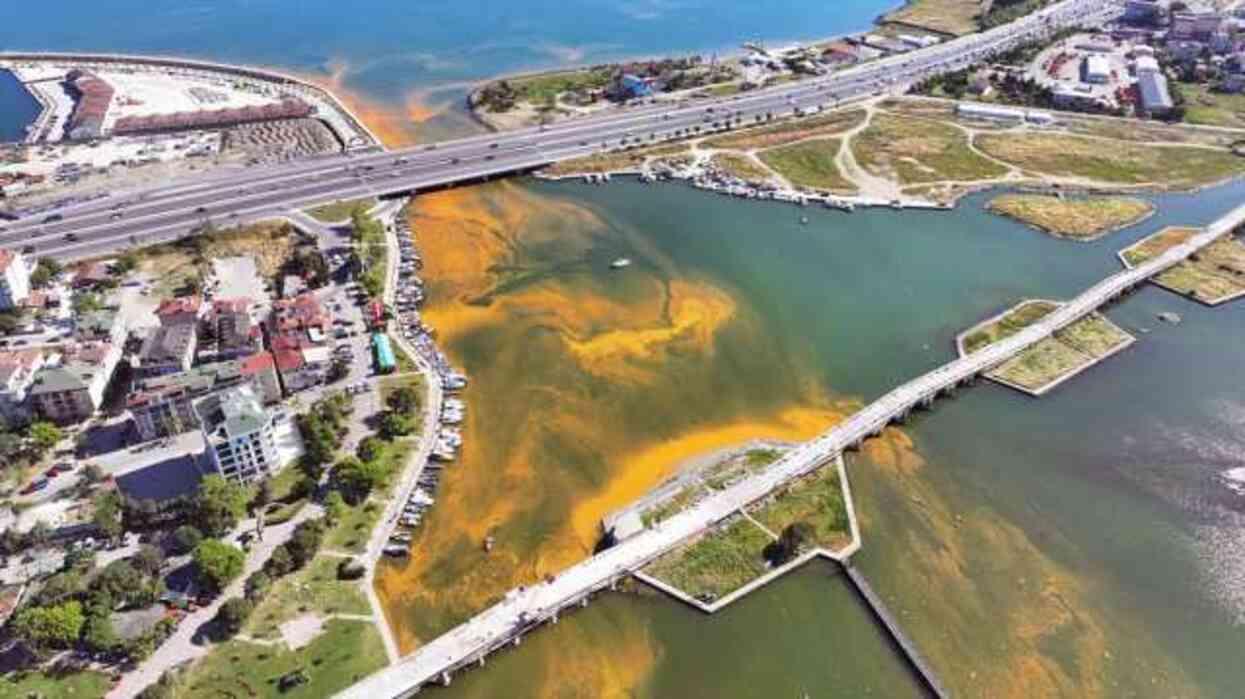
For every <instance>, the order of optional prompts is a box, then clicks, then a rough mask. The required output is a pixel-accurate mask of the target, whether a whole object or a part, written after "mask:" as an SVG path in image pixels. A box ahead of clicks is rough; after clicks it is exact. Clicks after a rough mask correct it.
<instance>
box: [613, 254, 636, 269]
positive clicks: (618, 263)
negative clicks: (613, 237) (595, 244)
mask: <svg viewBox="0 0 1245 699" xmlns="http://www.w3.org/2000/svg"><path fill="white" fill-rule="evenodd" d="M630 266H631V258H630V257H620V258H618V259H617V260H614V261H613V262H611V263H610V269H624V268H626V267H630Z"/></svg>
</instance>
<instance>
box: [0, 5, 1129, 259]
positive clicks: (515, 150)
mask: <svg viewBox="0 0 1245 699" xmlns="http://www.w3.org/2000/svg"><path fill="white" fill-rule="evenodd" d="M1118 7H1119V5H1118V0H1064V1H1063V2H1061V3H1058V4H1056V5H1052V6H1051V7H1048V8H1046V9H1044V10H1041V11H1039V12H1037V13H1034V14H1032V15H1028V16H1027V17H1025V18H1023V19H1021V20H1018V21H1016V22H1013V23H1011V24H1008V25H1004V26H1002V27H998V28H995V29H992V30H990V31H988V32H983V33H980V34H974V35H970V36H966V37H961V38H959V39H955V40H952V41H948V42H946V43H943V44H939V45H937V46H933V47H930V48H926V49H920V50H917V51H912V52H909V53H906V54H901V55H897V56H893V57H890V58H886V59H882V60H879V61H874V62H870V63H866V64H864V65H861V66H858V67H856V68H852V69H848V70H844V71H838V72H835V73H833V74H831V75H827V76H821V77H814V78H808V79H806V80H803V81H801V82H799V83H795V84H791V85H784V86H777V87H772V88H765V89H760V90H754V91H751V92H746V93H742V94H739V95H736V96H731V97H722V98H716V99H707V100H700V101H697V102H695V103H689V102H687V101H679V102H672V101H668V102H660V103H656V104H650V105H645V106H639V107H629V108H620V109H613V110H610V111H608V112H606V113H604V114H602V115H599V116H592V117H585V118H582V119H577V120H571V121H567V122H564V123H559V124H553V125H549V126H547V127H539V128H527V129H519V130H515V131H507V132H505V133H501V134H484V135H479V136H473V137H470V138H463V139H458V140H454V141H446V142H443V143H440V144H432V145H427V146H418V147H412V148H406V149H401V150H394V151H388V152H386V151H377V152H364V153H353V154H349V155H341V156H331V157H321V158H314V159H307V160H302V161H297V162H294V163H286V164H281V165H271V166H262V167H260V166H257V167H255V168H252V169H251V170H250V171H248V172H247V173H246V174H244V175H241V176H237V175H235V176H232V177H230V178H228V179H225V178H219V177H213V176H211V175H206V176H204V178H203V179H202V180H198V181H187V182H182V183H178V184H173V185H169V186H165V187H160V188H154V189H150V190H144V191H139V192H130V193H127V194H125V195H124V196H116V197H106V198H103V199H100V200H96V201H92V202H85V203H82V204H77V205H73V206H69V207H66V208H63V209H60V210H58V211H57V212H56V213H55V214H53V215H52V216H54V217H59V218H52V219H49V218H47V217H48V216H49V214H40V215H39V216H34V217H29V218H27V219H23V220H21V221H16V222H9V223H3V224H0V226H2V227H3V228H2V229H0V247H13V246H16V247H26V246H29V247H33V249H34V251H35V253H36V254H41V255H53V256H56V257H58V258H61V259H66V260H68V259H76V258H82V257H87V256H94V255H102V254H107V253H110V252H113V251H116V250H118V249H121V248H124V247H127V246H131V245H137V244H149V243H152V242H157V241H162V240H170V239H174V238H178V237H181V236H184V235H187V234H190V233H191V232H192V231H193V230H194V229H195V228H196V227H198V226H201V225H203V224H204V223H206V222H209V221H210V222H213V223H215V224H217V225H228V224H232V223H234V222H246V221H252V220H256V219H259V218H265V217H269V216H272V215H275V214H279V213H281V212H284V211H288V210H289V209H292V208H302V207H305V206H310V205H313V204H317V203H323V202H326V201H331V200H334V199H341V198H351V197H359V196H370V195H377V194H392V193H395V192H402V191H419V190H426V189H431V188H436V187H442V186H447V185H451V184H455V183H459V182H466V181H477V180H480V179H484V178H488V177H495V176H501V175H505V174H510V173H514V172H522V171H525V170H530V169H533V168H536V167H540V166H542V165H546V164H549V163H552V162H556V161H559V160H564V159H567V158H573V157H578V156H582V155H587V154H591V153H595V152H600V151H603V150H610V149H615V148H618V147H620V146H624V145H636V144H640V143H650V142H656V141H661V140H666V139H671V138H679V137H683V136H686V135H688V134H691V133H693V132H697V133H703V132H706V131H712V130H717V129H722V128H726V127H727V125H728V124H733V125H735V126H739V125H745V124H752V123H757V122H758V121H764V120H765V119H766V118H768V117H770V116H779V115H783V114H788V113H791V112H793V111H795V110H796V109H807V108H811V107H822V106H834V105H836V104H839V103H842V102H844V101H846V100H854V99H858V98H862V97H867V96H871V95H873V94H877V93H882V92H885V91H889V90H897V89H900V88H902V87H903V86H905V85H907V84H909V83H911V82H913V81H916V80H919V79H921V78H923V77H925V76H927V75H930V74H933V73H938V72H944V71H947V70H953V69H956V68H960V67H963V66H965V65H968V64H971V63H973V62H976V61H979V60H981V59H982V58H984V57H985V56H986V55H988V54H990V53H993V52H997V51H1000V50H1005V49H1007V48H1010V47H1012V46H1014V45H1016V44H1017V43H1020V42H1022V41H1025V40H1029V39H1032V38H1035V37H1039V36H1042V35H1045V34H1047V33H1049V32H1050V31H1052V30H1054V29H1057V28H1059V27H1062V26H1066V25H1068V24H1076V23H1079V24H1095V23H1100V22H1101V21H1103V20H1104V19H1105V18H1107V17H1110V16H1113V15H1114V14H1116V13H1118V11H1119V10H1118Z"/></svg>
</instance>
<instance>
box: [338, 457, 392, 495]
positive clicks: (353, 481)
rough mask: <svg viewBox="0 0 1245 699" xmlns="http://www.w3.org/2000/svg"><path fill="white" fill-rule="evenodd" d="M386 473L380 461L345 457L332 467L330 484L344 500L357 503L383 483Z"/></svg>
mask: <svg viewBox="0 0 1245 699" xmlns="http://www.w3.org/2000/svg"><path fill="white" fill-rule="evenodd" d="M387 475H388V474H386V473H385V469H384V467H383V466H382V465H381V464H380V463H377V462H375V461H359V460H358V459H356V458H354V457H346V458H345V459H342V460H341V462H340V463H338V464H337V466H335V467H334V468H333V473H332V475H331V477H330V485H331V486H332V488H333V489H334V490H337V491H340V492H341V494H342V497H343V498H345V500H346V502H348V503H350V504H351V505H358V504H359V503H361V502H363V501H364V500H366V499H367V496H368V494H370V493H371V492H372V490H373V489H375V488H376V487H378V486H380V485H381V484H382V483H384V480H385V477H386V476H387Z"/></svg>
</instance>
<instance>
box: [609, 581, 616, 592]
mask: <svg viewBox="0 0 1245 699" xmlns="http://www.w3.org/2000/svg"><path fill="white" fill-rule="evenodd" d="M617 589H618V578H610V591H611V592H613V591H614V590H617Z"/></svg>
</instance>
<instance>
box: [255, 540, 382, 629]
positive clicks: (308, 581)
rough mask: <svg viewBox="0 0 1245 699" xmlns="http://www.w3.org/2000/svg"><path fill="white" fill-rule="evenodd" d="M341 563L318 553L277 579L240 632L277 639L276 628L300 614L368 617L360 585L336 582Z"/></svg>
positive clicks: (364, 597)
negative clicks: (292, 571)
mask: <svg viewBox="0 0 1245 699" xmlns="http://www.w3.org/2000/svg"><path fill="white" fill-rule="evenodd" d="M343 560H345V559H342V558H338V557H337V556H325V555H323V554H321V555H319V556H316V557H315V558H314V559H312V561H311V563H309V564H308V565H307V567H306V568H303V569H302V570H300V571H298V572H296V573H291V574H290V575H287V576H285V577H284V578H281V579H280V580H278V581H277V583H276V584H275V585H273V587H272V589H271V590H269V591H268V594H267V595H266V596H265V597H264V601H263V602H261V603H260V605H259V607H257V608H256V609H255V611H254V612H253V613H252V614H251V618H250V619H248V620H247V623H246V625H245V626H244V627H243V629H242V633H243V634H246V635H247V636H251V637H254V638H265V639H279V638H280V637H281V631H280V629H279V628H278V627H280V625H281V624H284V623H285V622H287V621H289V620H291V619H293V618H295V617H297V616H300V615H302V614H306V613H311V614H316V615H318V616H321V617H328V616H330V615H332V614H361V615H367V614H371V613H372V608H371V606H370V605H369V604H368V601H367V597H366V596H365V595H364V594H363V590H362V589H361V588H360V587H359V582H358V581H357V580H338V579H337V565H338V563H340V562H341V561H343Z"/></svg>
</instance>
